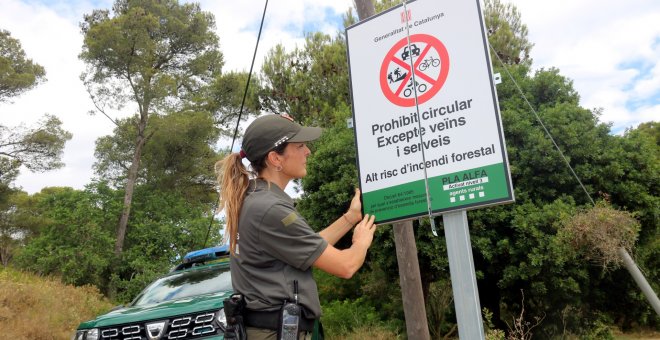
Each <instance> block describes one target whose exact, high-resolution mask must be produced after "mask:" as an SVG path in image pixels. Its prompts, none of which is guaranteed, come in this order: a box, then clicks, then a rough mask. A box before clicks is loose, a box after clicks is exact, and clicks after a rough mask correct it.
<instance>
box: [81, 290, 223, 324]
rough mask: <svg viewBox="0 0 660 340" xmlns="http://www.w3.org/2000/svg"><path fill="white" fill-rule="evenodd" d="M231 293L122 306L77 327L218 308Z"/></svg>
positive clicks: (161, 317)
mask: <svg viewBox="0 0 660 340" xmlns="http://www.w3.org/2000/svg"><path fill="white" fill-rule="evenodd" d="M231 294H232V292H231V291H226V292H217V293H212V294H204V295H197V296H191V297H187V298H183V299H178V300H171V301H164V302H161V303H157V304H151V305H144V306H132V307H124V308H120V309H116V310H113V311H111V312H109V313H107V314H103V315H99V316H98V317H96V319H94V320H90V321H86V322H83V323H81V324H80V326H78V329H89V328H98V327H106V326H112V325H120V324H126V323H135V322H140V321H147V320H156V319H165V318H168V317H172V316H175V315H185V314H191V313H199V312H203V311H207V310H219V309H220V308H222V307H223V305H222V301H223V300H224V299H225V298H227V297H229V296H230V295H231Z"/></svg>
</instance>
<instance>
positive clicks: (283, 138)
mask: <svg viewBox="0 0 660 340" xmlns="http://www.w3.org/2000/svg"><path fill="white" fill-rule="evenodd" d="M289 138H291V137H288V136H284V137H282V138H280V139H279V140H277V141H275V143H274V144H273V145H274V146H275V147H278V146H280V145H281V144H282V143H284V142H286V141H288V140H289Z"/></svg>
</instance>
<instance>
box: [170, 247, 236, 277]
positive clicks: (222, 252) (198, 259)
mask: <svg viewBox="0 0 660 340" xmlns="http://www.w3.org/2000/svg"><path fill="white" fill-rule="evenodd" d="M228 255H229V246H228V245H226V244H225V245H222V246H217V247H211V248H205V249H201V250H195V251H191V252H189V253H188V254H186V255H185V256H184V257H183V262H182V263H180V264H179V265H177V266H176V267H174V269H172V270H171V271H172V272H175V271H179V270H183V269H188V268H190V267H193V266H195V265H196V264H199V263H205V262H209V261H213V260H217V259H221V258H227V256H228Z"/></svg>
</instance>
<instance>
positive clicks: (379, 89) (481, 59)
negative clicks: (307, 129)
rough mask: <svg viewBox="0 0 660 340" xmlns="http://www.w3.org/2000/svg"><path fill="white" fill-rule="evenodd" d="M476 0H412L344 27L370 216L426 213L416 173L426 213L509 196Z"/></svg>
mask: <svg viewBox="0 0 660 340" xmlns="http://www.w3.org/2000/svg"><path fill="white" fill-rule="evenodd" d="M478 6H479V5H478V1H458V0H453V1H442V2H438V1H422V0H418V1H413V2H410V3H408V4H407V6H406V8H407V11H404V9H403V7H402V6H397V7H394V8H392V9H390V10H389V11H386V12H383V13H381V14H379V15H377V16H374V17H372V18H370V19H368V20H365V21H361V22H360V23H358V24H356V25H353V26H351V27H349V28H347V29H346V39H347V44H348V59H349V69H350V83H351V94H352V100H353V122H354V129H355V135H356V137H355V139H356V145H357V152H358V165H359V166H358V168H359V176H360V187H361V189H362V193H363V197H362V198H363V207H364V212H365V213H368V214H375V215H376V218H377V222H379V223H382V222H391V221H401V220H406V219H411V218H415V217H419V216H422V215H426V214H427V213H428V205H427V196H426V195H427V193H426V183H427V182H426V181H425V176H427V177H428V189H429V190H428V191H429V195H430V200H431V211H432V212H433V213H434V214H438V213H441V212H445V211H455V210H460V209H466V208H469V209H472V208H476V207H481V206H486V205H493V204H501V203H505V202H512V201H513V189H512V187H511V179H510V175H509V167H508V161H507V157H506V150H505V145H504V137H503V134H502V127H501V121H500V116H499V109H498V104H497V96H496V93H495V85H494V84H493V77H492V70H491V67H490V60H489V55H488V49H487V45H486V44H487V40H486V35H485V33H484V28H483V22H482V18H481V13H480V10H479V7H478ZM406 23H407V25H408V26H407V27H406ZM413 72H414V77H413ZM415 95H417V101H416V102H415ZM415 103H417V105H418V107H417V106H415Z"/></svg>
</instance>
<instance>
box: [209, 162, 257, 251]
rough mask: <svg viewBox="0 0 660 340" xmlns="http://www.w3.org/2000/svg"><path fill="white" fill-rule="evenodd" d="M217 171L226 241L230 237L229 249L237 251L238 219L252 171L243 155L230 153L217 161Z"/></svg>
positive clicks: (219, 205)
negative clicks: (246, 166)
mask: <svg viewBox="0 0 660 340" xmlns="http://www.w3.org/2000/svg"><path fill="white" fill-rule="evenodd" d="M215 173H216V175H217V176H218V184H219V185H220V202H219V204H218V210H224V211H225V217H226V221H227V223H226V229H225V241H226V239H227V237H229V251H230V252H231V254H232V255H233V254H235V252H236V241H237V239H238V219H239V215H240V213H241V206H242V205H243V199H244V198H245V193H246V192H247V188H248V185H249V181H250V172H249V171H248V170H247V169H246V168H245V166H244V165H243V162H242V161H241V155H240V154H238V153H230V154H229V155H227V156H226V157H225V158H224V159H222V160H220V161H218V162H217V163H215Z"/></svg>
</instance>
